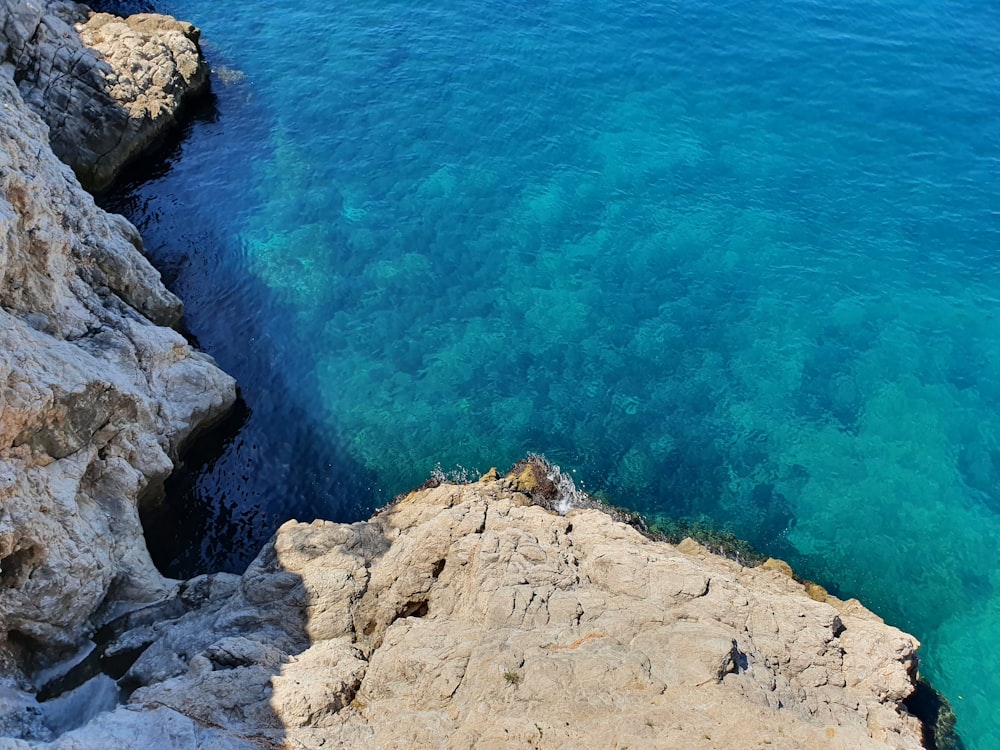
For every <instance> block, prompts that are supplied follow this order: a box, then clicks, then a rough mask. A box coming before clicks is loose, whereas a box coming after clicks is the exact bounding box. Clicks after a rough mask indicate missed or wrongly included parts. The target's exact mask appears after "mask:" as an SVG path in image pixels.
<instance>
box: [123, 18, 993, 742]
mask: <svg viewBox="0 0 1000 750" xmlns="http://www.w3.org/2000/svg"><path fill="white" fill-rule="evenodd" d="M159 8H160V9H162V10H164V11H167V12H171V13H174V14H175V15H178V16H181V17H184V18H188V19H191V20H193V21H195V22H197V23H198V24H199V25H200V26H201V27H202V29H203V32H204V38H205V41H206V45H207V48H208V51H209V54H210V57H211V59H212V61H213V63H214V64H215V66H216V68H217V78H216V81H215V91H216V94H217V96H218V101H217V103H216V108H215V109H214V110H211V109H210V110H208V111H206V112H204V113H202V115H201V117H200V119H199V120H198V121H196V122H195V123H194V124H193V125H192V126H191V127H190V128H189V132H188V134H187V137H186V138H185V139H184V140H183V142H182V145H180V146H178V147H176V148H175V149H174V152H173V154H172V157H171V159H170V160H169V163H168V164H166V165H165V166H164V167H163V168H162V169H160V170H158V171H157V173H156V174H154V175H153V179H152V181H149V182H143V183H136V184H135V185H132V186H126V188H125V189H123V190H122V191H119V192H118V193H117V194H116V195H114V196H110V197H109V204H110V205H112V206H113V207H116V208H118V209H119V210H123V211H124V212H126V213H127V214H128V215H129V216H130V217H131V218H133V219H134V220H135V221H136V222H137V223H139V224H140V226H141V228H142V229H143V231H144V234H145V236H146V237H147V241H148V245H149V248H150V253H151V255H152V256H153V258H154V260H156V261H157V262H158V263H159V264H160V265H161V266H162V267H164V268H165V275H166V276H167V278H168V280H169V281H170V283H171V284H172V286H173V288H174V289H175V290H176V291H178V292H179V293H180V294H181V296H182V297H184V299H185V300H186V301H187V303H188V315H187V325H188V326H189V327H190V329H191V330H192V332H193V333H194V334H195V335H196V336H197V337H198V338H199V340H200V342H201V343H202V345H203V346H204V347H205V348H206V349H208V350H209V351H210V352H211V353H213V354H214V355H215V356H216V357H217V358H218V359H219V361H220V363H221V364H222V365H223V366H224V367H226V368H227V369H229V370H230V371H231V372H233V373H234V374H235V375H236V376H237V378H238V379H239V380H240V381H241V383H242V386H243V389H244V395H245V397H246V401H247V404H248V406H249V409H250V412H251V414H250V415H249V417H248V419H247V421H246V424H245V426H244V427H243V429H242V431H241V432H240V433H239V435H238V436H237V437H236V438H235V439H234V440H233V442H232V443H231V444H230V445H229V447H228V448H227V449H226V450H225V451H224V452H223V454H222V456H221V457H220V458H219V459H218V460H217V461H216V462H215V463H214V464H213V465H212V466H211V467H209V469H208V470H206V471H205V472H204V473H203V474H201V475H199V476H198V477H196V478H195V479H194V480H192V486H193V487H194V496H196V497H201V498H207V499H213V498H214V500H215V503H216V504H215V505H213V506H211V507H210V508H209V509H208V510H202V511H195V510H191V509H190V508H188V511H189V512H191V513H192V514H193V515H194V516H196V517H195V518H193V519H192V520H191V521H190V528H191V529H197V530H198V534H200V535H201V536H200V538H201V540H202V541H201V542H200V549H198V544H195V545H194V551H193V552H189V553H187V554H188V557H187V558H185V559H184V560H180V562H179V563H178V564H179V565H181V566H182V567H183V565H185V564H197V562H198V560H200V561H201V562H202V563H205V564H210V565H227V566H230V567H238V565H240V564H242V563H243V562H245V561H246V558H247V556H248V555H250V554H252V550H254V549H255V548H256V547H257V546H258V545H259V543H260V541H261V540H262V538H263V537H266V536H267V535H269V534H270V533H271V531H272V530H273V528H274V527H275V524H276V523H277V522H278V521H279V520H280V519H282V518H287V517H290V516H297V517H300V518H304V517H312V516H316V515H320V516H326V517H332V518H336V519H339V520H349V519H356V518H359V517H363V516H365V515H367V513H368V512H369V511H370V509H371V508H372V507H374V506H376V505H379V504H381V503H383V502H385V501H386V500H388V499H389V498H391V496H392V495H393V494H395V493H397V492H400V491H403V490H405V489H406V488H407V487H409V486H412V485H415V484H417V483H419V482H420V481H422V480H423V479H424V478H426V476H427V475H428V474H429V473H430V471H431V470H432V469H433V468H434V467H435V466H436V465H438V464H440V465H441V466H442V467H443V468H445V469H446V470H447V469H451V468H452V467H455V466H457V465H461V466H464V467H467V468H469V469H470V470H473V469H478V470H485V469H486V468H488V467H489V466H491V465H499V466H501V467H503V466H504V465H505V464H510V463H512V462H513V461H514V460H516V459H517V458H519V457H521V456H523V455H524V454H525V453H526V452H527V451H538V452H543V453H545V454H546V455H547V456H548V457H549V458H551V459H553V460H555V461H557V462H559V463H560V464H561V465H562V466H563V467H564V468H570V469H573V470H575V476H576V477H577V478H578V480H582V482H583V484H584V485H585V486H586V487H587V488H588V489H591V490H601V491H604V492H606V493H607V494H608V495H609V496H610V497H611V498H612V499H613V500H614V501H616V502H619V503H622V504H626V505H629V506H631V507H634V508H637V509H639V510H641V511H644V512H646V513H648V514H651V515H653V516H656V515H681V516H687V517H700V516H705V517H708V518H711V519H713V520H714V521H715V522H716V523H718V524H722V525H725V526H727V527H728V528H730V529H732V530H733V531H735V532H736V533H737V534H738V535H740V536H742V537H744V538H747V539H749V540H750V541H752V542H753V543H755V544H756V545H758V546H759V547H760V548H762V549H763V550H765V551H767V552H769V553H771V554H774V555H778V556H781V557H784V558H786V559H788V560H789V562H791V563H792V565H793V566H794V567H796V569H798V570H799V571H800V572H801V573H802V574H804V575H806V576H809V577H811V578H814V579H816V580H818V581H820V582H822V583H824V584H825V585H827V586H828V587H829V588H830V589H831V590H834V591H836V592H838V593H839V594H840V595H841V596H845V597H846V596H858V597H860V598H861V599H863V600H864V601H865V603H866V604H868V605H869V606H871V607H872V608H874V609H876V610H877V611H878V612H879V613H880V614H882V615H883V616H884V617H886V619H888V620H889V621H890V622H892V623H893V624H896V625H898V626H900V627H903V628H906V629H908V630H910V631H912V632H914V633H916V634H917V635H918V636H919V637H920V638H921V640H922V641H923V642H924V644H925V646H924V662H923V670H924V672H925V673H927V674H928V675H929V676H930V677H931V678H932V679H933V680H934V683H935V685H936V687H938V688H939V689H941V690H943V691H944V692H945V693H946V694H947V696H948V697H949V698H950V699H951V700H952V702H953V705H954V707H955V709H956V712H957V713H958V716H959V721H960V724H959V727H960V729H961V731H962V734H963V738H964V740H965V742H966V744H967V746H968V747H969V748H971V749H972V750H991V749H992V748H995V747H1000V716H998V715H997V712H996V711H995V710H994V707H995V705H996V704H997V703H998V701H1000V669H998V667H1000V661H998V657H997V655H996V654H997V652H996V650H995V649H994V644H995V641H996V639H997V638H998V637H1000V588H998V587H1000V554H998V553H1000V549H998V547H1000V321H998V319H997V314H998V312H1000V171H998V166H1000V125H998V120H997V116H996V114H997V112H998V111H1000V58H998V57H997V54H996V50H997V49H998V48H1000V23H998V22H1000V17H998V14H997V11H996V9H995V8H991V7H989V6H987V5H984V4H981V3H975V2H972V1H971V0H961V1H960V2H951V3H943V2H918V3H913V2H905V3H904V2H902V0H892V1H891V2H884V3H881V4H877V5H875V4H870V3H861V2H849V3H847V4H842V5H841V6H840V7H837V8H830V7H826V6H825V5H823V4H817V3H811V2H789V1H787V0H786V1H785V2H781V3H778V4H775V3H763V2H754V1H749V0H748V1H747V2H739V3H736V2H723V3H713V4H705V3H693V2H692V3H655V2H650V1H645V0H644V1H640V2H626V3H616V4H611V3H579V2H576V3H574V2H568V0H556V1H555V2H548V3H530V4H529V3H510V2H505V3H499V2H477V3H456V2H452V1H451V0H444V1H443V2H441V3H437V4H426V3H418V2H415V1H414V0H396V1H395V2H378V3H375V2H369V0H359V1H358V2H356V3H352V4H347V5H343V6H341V5H338V6H337V7H336V8H333V7H332V6H330V5H329V4H327V3H321V2H317V1H316V0H301V1H300V3H299V4H298V5H296V6H289V5H287V4H284V3H277V2H259V3H252V4H248V3H236V2H219V1H218V0H215V1H214V2H208V0H169V1H168V0H164V2H161V3H159ZM144 177H148V175H144ZM181 557H184V556H183V555H181ZM178 559H180V558H178ZM185 560H186V562H185ZM192 560H194V562H192Z"/></svg>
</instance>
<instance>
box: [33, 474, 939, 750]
mask: <svg viewBox="0 0 1000 750" xmlns="http://www.w3.org/2000/svg"><path fill="white" fill-rule="evenodd" d="M551 471H552V469H551V468H549V467H547V466H546V465H545V464H543V463H541V462H538V461H534V462H528V463H525V464H522V465H521V466H520V467H518V470H517V471H516V472H514V473H512V474H510V475H508V476H507V477H504V478H499V477H498V476H497V475H496V474H495V473H491V474H490V475H487V476H486V477H484V478H483V480H481V481H480V482H478V483H475V484H467V485H453V484H446V483H445V484H437V485H436V486H430V487H428V488H426V489H421V490H418V491H414V492H412V493H410V494H409V495H407V496H406V497H404V498H402V499H401V500H399V501H397V502H396V503H394V504H393V505H392V506H390V507H389V508H387V509H385V510H383V511H382V512H380V513H378V514H376V515H375V516H373V517H372V518H371V519H370V520H368V521H365V522H362V523H354V524H335V523H329V522H324V521H317V522H314V523H311V524H304V523H297V522H294V521H291V522H288V523H286V524H285V525H284V526H282V527H281V529H280V530H279V531H278V532H277V534H276V536H275V537H274V539H273V540H272V541H271V542H270V543H269V544H268V545H267V546H266V547H265V548H264V549H263V550H262V551H261V553H260V555H259V556H258V557H257V559H256V560H255V561H254V562H253V563H252V564H251V565H250V568H249V569H248V570H247V571H246V573H245V574H244V575H243V576H242V577H237V576H232V575H221V574H220V575H214V576H205V577H202V578H198V579H194V580H192V581H189V582H188V583H187V584H185V586H184V587H183V588H182V590H181V591H180V592H179V593H178V594H177V596H176V597H175V598H174V599H172V600H169V601H165V602H164V603H162V604H161V605H159V606H157V607H152V608H150V609H148V610H146V611H140V612H136V613H133V614H132V615H130V616H129V617H126V618H123V620H122V621H120V622H119V623H116V625H115V629H116V635H117V640H114V641H112V642H111V643H110V644H109V646H108V647H107V650H108V653H110V654H121V653H125V652H130V653H132V654H135V653H141V655H139V656H138V658H137V659H136V661H135V662H134V663H133V664H132V666H131V668H130V669H129V670H128V672H127V673H126V674H125V676H124V677H123V678H122V681H121V683H122V684H123V685H126V686H127V689H128V690H129V691H131V693H130V697H129V699H128V703H127V704H126V705H125V706H122V707H120V708H118V709H117V710H116V711H114V712H111V713H106V714H103V715H102V716H100V717H98V718H97V719H96V720H95V721H94V722H92V723H91V724H90V725H88V726H85V727H83V728H81V729H79V730H77V731H74V732H70V733H69V734H66V735H64V736H63V737H61V738H60V739H58V740H57V741H55V742H54V743H53V744H51V745H45V746H44V747H46V748H49V749H50V750H57V749H59V750H63V749H65V750H69V748H73V749H74V750H77V749H82V748H95V749H96V748H102V749H105V748H123V749H124V748H128V747H142V746H146V747H154V746H161V745H162V746H169V747H172V748H178V749H180V748H190V749H191V750H194V748H202V747H212V748H234V749H235V748H247V749H249V748H255V747H257V748H259V747H273V748H278V747H288V748H318V747H350V748H362V747H372V748H432V747H440V748H444V747H449V748H452V747H453V748H459V747H462V748H472V747H477V748H508V747H553V748H556V747H566V748H569V747H595V748H626V747H631V748H640V747H641V748H653V747H658V748H680V747H684V748H690V749H692V750H693V749H697V748H729V749H732V750H736V749H738V748H747V749H749V748H768V747H778V748H844V750H848V749H849V750H861V749H862V748H871V749H872V750H874V749H875V748H880V749H883V750H888V749H889V748H892V750H899V749H900V748H914V749H915V748H920V747H923V745H922V743H921V727H920V722H919V721H918V720H917V719H915V718H914V717H913V716H910V715H909V713H907V711H906V709H905V708H904V706H903V701H905V699H906V698H907V697H908V696H909V695H910V693H911V692H912V691H913V688H914V676H915V672H916V649H917V642H916V641H915V640H914V639H913V638H912V637H911V636H908V635H906V634H905V633H902V632H900V631H899V630H897V629H895V628H892V627H889V626H888V625H886V624H884V623H883V622H882V621H881V620H880V619H879V618H878V617H876V616H875V615H873V614H872V613H871V612H869V611H868V610H866V609H865V608H864V607H863V606H861V605H860V604H859V603H858V602H857V601H848V602H843V601H839V600H836V599H833V598H832V597H831V598H829V599H828V600H827V601H825V602H820V601H816V600H815V599H814V598H811V597H810V596H809V594H808V593H807V591H806V590H805V589H804V588H803V586H802V585H801V584H800V583H797V582H796V581H795V580H793V579H792V578H791V577H790V576H789V575H787V574H786V572H784V571H782V570H781V569H780V566H774V569H769V568H763V567H758V568H746V567H743V566H741V565H739V564H737V563H735V562H732V561H730V560H727V559H724V558H722V557H719V556H717V555H715V554H712V553H709V552H707V551H706V550H705V549H704V548H702V547H700V546H699V545H698V544H696V543H694V542H692V541H690V540H688V541H686V542H685V543H683V544H681V545H679V546H673V545H670V544H667V543H665V542H660V541H654V540H651V539H649V538H647V537H645V536H643V535H642V534H641V533H639V532H638V531H636V530H635V529H634V528H632V527H631V526H629V525H627V524H625V523H622V522H620V521H617V520H615V519H614V518H613V517H612V516H611V515H609V514H608V513H607V512H604V511H602V510H600V509H596V508H583V509H570V510H569V511H568V512H567V513H565V515H560V514H559V513H558V512H555V511H554V510H551V506H552V505H553V504H554V503H553V502H551V501H550V500H552V499H553V498H551V496H549V497H548V498H546V497H545V496H544V494H540V493H539V492H538V491H537V488H539V487H540V486H541V485H542V484H543V483H544V482H545V481H546V474H548V475H549V476H551ZM435 484H436V483H433V482H432V483H431V485H435ZM168 737H169V743H167V742H165V740H164V738H168ZM157 743H160V744H159V745H158V744H157ZM15 747H17V746H15Z"/></svg>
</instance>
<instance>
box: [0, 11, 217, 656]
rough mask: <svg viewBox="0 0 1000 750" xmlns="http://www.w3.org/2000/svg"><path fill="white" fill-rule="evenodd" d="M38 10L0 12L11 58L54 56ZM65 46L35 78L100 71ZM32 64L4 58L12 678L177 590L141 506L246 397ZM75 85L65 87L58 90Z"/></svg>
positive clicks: (0, 474) (4, 546)
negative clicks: (156, 558) (85, 161)
mask: <svg viewBox="0 0 1000 750" xmlns="http://www.w3.org/2000/svg"><path fill="white" fill-rule="evenodd" d="M38 7H39V6H37V5H33V4H31V3H27V2H15V3H14V4H13V5H12V4H11V0H0V60H3V59H8V58H9V56H10V55H11V54H12V51H13V52H14V53H16V54H20V53H18V52H17V51H18V50H21V51H23V50H25V49H27V48H28V47H25V46H24V45H25V44H28V46H29V47H30V46H31V45H34V47H32V48H33V49H34V50H35V53H38V51H39V50H40V49H44V48H45V46H44V44H42V43H41V42H39V39H40V38H41V39H43V40H44V39H49V38H50V37H51V35H52V33H54V32H52V31H51V29H54V28H58V24H57V23H56V20H53V19H54V18H55V17H54V16H45V15H43V16H37V13H38V12H39V11H38ZM39 17H40V18H41V19H42V20H41V21H39ZM25 30H27V32H30V33H29V34H28V36H27V37H25V35H24V33H23V32H25ZM74 33H75V32H74ZM25 40H27V41H25ZM53 49H55V48H53ZM58 49H60V50H62V51H61V52H59V53H58V54H56V55H55V56H54V57H52V58H33V59H35V62H36V63H37V65H36V68H33V69H32V70H36V72H38V71H46V73H45V75H51V74H54V72H55V71H56V70H63V67H60V66H66V65H70V66H71V67H73V65H72V61H71V60H70V58H72V55H73V54H77V58H76V59H78V60H80V61H82V62H80V63H79V68H77V67H73V71H74V73H75V72H76V71H77V70H78V69H79V70H81V71H82V74H83V75H87V71H88V70H89V68H88V67H87V66H88V65H89V62H87V58H86V55H85V53H82V52H80V53H69V52H67V51H66V48H58ZM54 54H55V53H54ZM64 55H65V56H68V57H64ZM17 59H19V60H22V58H21V57H17ZM22 61H23V60H22ZM18 70H21V71H23V70H24V69H23V68H22V69H15V68H14V67H13V66H12V65H10V64H9V63H0V665H2V666H3V667H7V666H9V665H10V664H11V663H17V664H22V665H23V664H24V663H25V661H26V660H27V659H28V657H29V656H38V655H40V654H41V653H45V652H51V651H53V650H56V649H58V648H60V647H69V646H71V645H72V644H73V643H75V642H76V641H77V640H78V639H79V638H80V637H81V636H82V635H83V634H84V633H86V632H87V631H88V630H89V629H91V628H92V626H93V625H94V624H95V623H96V622H98V621H99V620H100V619H101V618H102V617H104V616H111V615H113V614H114V613H115V610H116V609H117V608H118V607H121V606H126V605H127V604H128V603H129V602H136V601H143V602H146V601H150V600H151V599H154V598H156V597H158V596H162V595H163V594H164V592H165V591H166V588H167V583H166V582H165V581H164V579H162V578H161V577H160V575H159V574H158V573H157V572H156V570H155V569H154V568H153V565H152V563H151V562H150V559H149V555H148V553H147V551H146V547H145V543H144V540H143V536H142V529H141V527H140V525H139V520H138V515H137V510H136V506H137V502H140V501H141V500H143V499H144V498H155V497H156V495H157V492H158V491H159V490H160V489H161V483H162V481H163V479H164V478H165V477H166V476H167V474H168V473H169V472H170V470H171V467H172V463H171V458H172V457H174V456H175V455H176V453H177V450H178V448H179V446H180V445H181V444H182V443H183V442H184V441H185V440H186V439H187V438H188V437H189V436H190V435H191V433H192V432H193V431H194V430H196V429H197V428H198V427H199V425H202V424H204V423H206V422H207V421H210V420H212V419H214V418H216V417H218V416H220V415H221V414H222V413H223V412H224V411H225V410H226V409H227V408H228V407H229V406H230V405H231V403H232V402H233V400H234V397H235V387H234V383H233V381H232V379H231V378H229V377H228V376H227V375H225V374H224V373H222V372H221V371H220V370H219V369H218V368H217V367H216V366H215V363H214V362H213V361H212V360H211V359H210V358H209V357H207V356H205V355H203V354H200V353H198V352H196V351H194V350H193V349H192V348H191V347H190V346H189V345H188V344H187V342H186V341H185V340H184V339H183V337H181V336H180V335H179V334H178V333H176V332H175V331H174V330H172V329H170V328H168V327H167V326H169V325H171V324H173V323H174V322H176V321H177V319H178V317H179V316H180V314H181V310H182V308H181V303H180V301H179V300H178V299H177V298H176V297H175V296H174V295H173V294H171V293H170V292H168V291H167V290H166V289H165V288H164V286H163V285H162V283H161V281H160V276H159V274H158V273H157V271H156V270H155V269H153V267H152V266H151V265H150V264H149V262H148V261H147V260H146V258H145V257H144V255H143V254H142V243H141V240H140V238H139V235H138V233H137V232H136V230H135V228H134V227H132V226H131V225H130V224H129V223H128V222H127V221H126V220H125V219H124V218H122V217H121V216H115V215H109V214H107V213H105V212H104V211H102V210H100V209H99V208H97V207H96V206H95V204H94V201H93V199H92V198H91V197H90V195H88V194H87V193H85V192H84V191H83V190H82V189H81V187H80V185H79V183H78V182H77V180H76V179H75V177H74V175H73V173H72V172H71V171H70V169H69V168H68V167H67V166H66V165H64V164H63V163H61V162H60V161H59V160H58V159H56V157H55V156H54V155H53V153H52V150H51V149H50V148H49V140H48V128H47V127H46V125H45V124H44V123H43V122H42V120H41V119H40V117H39V116H38V115H37V114H36V113H35V112H33V111H32V109H31V108H30V107H28V106H26V105H25V103H24V101H23V99H22V95H21V93H19V91H18V87H17V86H16V85H15V76H16V75H18V72H17V71H18ZM38 76H39V77H38V79H37V80H39V81H41V80H43V79H44V78H45V76H44V75H42V73H41V72H38ZM27 80H28V79H22V80H21V83H22V86H25V87H26V88H27V90H29V91H34V89H31V87H30V86H28V85H27ZM74 86H75V84H73V83H72V82H63V83H59V84H55V83H53V86H52V88H51V90H50V92H49V96H53V97H57V96H61V95H60V94H59V93H58V92H59V91H62V90H63V89H62V88H60V87H69V88H68V89H67V90H71V91H77V89H76V88H74ZM79 95H80V96H83V95H84V94H82V93H80V94H79ZM73 96H77V94H74V95H73ZM71 98H72V97H71ZM46 102H47V105H46V106H48V104H50V103H51V102H50V101H49V100H46ZM64 103H65V104H66V106H71V104H72V103H71V102H69V101H68V100H67V101H65V102H64ZM54 111H55V110H51V111H50V113H49V114H50V116H52V112H54ZM75 117H76V114H75V113H74V112H72V111H67V113H66V115H65V122H64V123H63V128H64V132H76V130H74V128H76V126H77V125H80V123H77V122H76V120H75V119H74V118H75ZM71 122H73V123H76V124H75V125H71ZM81 127H82V125H81ZM2 657H6V659H7V661H5V660H4V659H3V658H2ZM10 660H13V662H11V661H10ZM4 671H7V670H5V669H0V673H2V672H4Z"/></svg>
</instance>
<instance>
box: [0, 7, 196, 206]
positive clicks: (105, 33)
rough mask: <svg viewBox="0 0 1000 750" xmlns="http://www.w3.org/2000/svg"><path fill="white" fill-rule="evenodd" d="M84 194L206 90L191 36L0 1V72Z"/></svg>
mask: <svg viewBox="0 0 1000 750" xmlns="http://www.w3.org/2000/svg"><path fill="white" fill-rule="evenodd" d="M2 62H9V63H11V64H12V65H13V66H14V78H15V80H16V81H17V85H18V88H19V89H20V92H21V96H22V97H23V99H24V101H25V102H26V103H27V104H28V106H30V107H31V108H32V109H34V110H35V111H36V112H37V113H38V114H39V115H41V117H42V119H43V120H45V122H46V123H47V124H48V126H49V129H50V131H51V138H50V140H51V144H52V149H53V151H55V153H56V155H57V156H59V158H61V159H62V160H63V161H65V162H66V163H67V164H69V165H70V166H71V167H72V168H73V170H74V171H75V172H76V174H77V176H78V177H79V179H80V181H81V182H82V183H83V184H84V186H85V187H87V188H89V189H91V190H96V189H101V188H103V187H106V186H107V185H108V184H109V183H110V182H111V181H112V179H114V176H115V175H116V174H117V173H118V171H119V170H120V169H121V167H122V166H123V165H124V164H125V163H126V162H127V161H129V160H130V159H131V158H133V157H134V156H135V155H136V154H138V153H140V152H141V151H142V150H143V149H145V148H146V147H147V146H149V145H150V143H152V142H153V141H154V140H155V139H156V138H157V137H159V136H160V135H161V134H162V133H163V132H164V131H165V130H166V129H167V128H169V127H170V126H171V125H172V124H173V123H174V122H175V119H176V116H177V112H178V111H179V109H180V108H181V106H182V104H183V103H184V101H185V100H186V99H187V98H189V97H191V96H193V95H196V94H198V93H200V92H201V91H203V90H204V89H205V87H206V85H207V83H208V68H207V66H206V64H205V61H204V59H203V57H202V55H201V51H200V49H199V47H198V30H197V29H196V28H195V27H194V26H192V25H191V24H188V23H183V22H181V21H176V20H174V19H173V18H170V17H169V16H161V15H156V14H139V15H134V16H130V17H128V18H119V17H118V16H114V15H110V14H108V13H94V12H93V11H91V10H90V9H89V8H87V7H86V6H85V5H80V4H77V3H71V2H63V1H62V0H0V63H2Z"/></svg>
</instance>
